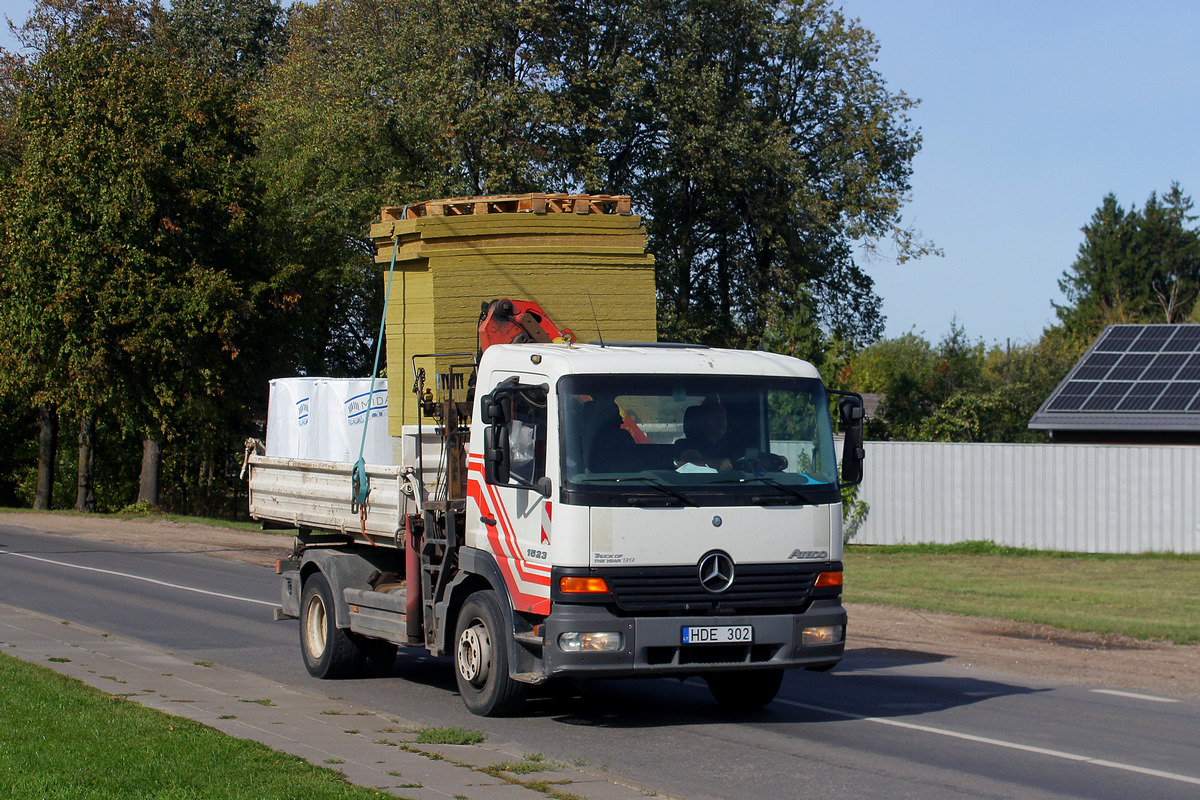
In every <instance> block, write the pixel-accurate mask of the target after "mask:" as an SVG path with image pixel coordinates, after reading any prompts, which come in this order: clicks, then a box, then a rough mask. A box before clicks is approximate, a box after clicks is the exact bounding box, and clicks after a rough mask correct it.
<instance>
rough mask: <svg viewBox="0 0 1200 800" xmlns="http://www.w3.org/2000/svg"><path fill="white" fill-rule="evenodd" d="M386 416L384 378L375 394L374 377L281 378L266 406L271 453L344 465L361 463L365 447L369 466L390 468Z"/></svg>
mask: <svg viewBox="0 0 1200 800" xmlns="http://www.w3.org/2000/svg"><path fill="white" fill-rule="evenodd" d="M368 397H369V398H370V399H369V400H368ZM387 411H388V389H387V381H386V380H384V379H382V378H381V379H379V380H377V381H375V388H374V391H372V389H371V379H370V378H276V379H275V380H273V381H271V396H270V403H269V405H268V406H267V447H266V451H267V452H266V454H267V455H268V456H273V457H275V458H296V459H303V460H306V461H336V462H339V463H341V462H354V461H356V460H358V452H359V449H360V448H361V449H362V451H363V458H364V459H365V460H366V462H367V463H368V464H391V463H392V458H393V455H392V440H391V437H390V436H388V425H387V420H386V419H385V417H387ZM364 426H366V428H365V436H364Z"/></svg>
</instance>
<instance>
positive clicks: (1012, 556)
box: [844, 542, 1200, 644]
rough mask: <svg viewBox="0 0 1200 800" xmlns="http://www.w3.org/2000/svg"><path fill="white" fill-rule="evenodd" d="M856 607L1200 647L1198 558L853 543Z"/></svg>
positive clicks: (851, 593)
mask: <svg viewBox="0 0 1200 800" xmlns="http://www.w3.org/2000/svg"><path fill="white" fill-rule="evenodd" d="M844 563H845V568H846V585H845V588H844V597H845V599H846V601H847V602H851V603H877V604H881V605H892V606H902V607H904V608H915V609H924V610H927V611H941V612H946V613H950V614H968V615H974V616H982V617H995V618H1000V619H1008V620H1014V621H1017V622H1032V623H1038V624H1043V625H1053V626H1055V627H1058V628H1064V629H1066V630H1070V631H1085V632H1091V633H1101V634H1106V633H1120V634H1125V635H1128V636H1131V637H1133V638H1135V639H1149V640H1164V641H1171V642H1175V643H1176V644H1196V643H1200V556H1173V555H1082V554H1079V553H1057V552H1042V551H1033V550H1018V549H1015V548H1009V547H999V546H997V545H994V544H991V543H987V542H966V543H963V544H959V545H911V546H879V545H873V546H866V545H852V546H849V547H847V548H846V553H845V559H844Z"/></svg>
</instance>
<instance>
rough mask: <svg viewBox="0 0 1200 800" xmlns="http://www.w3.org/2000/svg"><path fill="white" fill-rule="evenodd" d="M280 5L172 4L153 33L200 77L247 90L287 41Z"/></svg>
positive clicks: (265, 1) (244, 0) (257, 1)
mask: <svg viewBox="0 0 1200 800" xmlns="http://www.w3.org/2000/svg"><path fill="white" fill-rule="evenodd" d="M283 22H284V12H283V9H282V8H281V7H280V5H279V0H172V2H171V7H170V9H169V10H167V11H166V12H164V13H163V14H162V16H161V17H160V18H159V20H158V22H157V25H156V30H155V33H156V35H157V39H158V41H159V43H160V44H161V46H163V47H164V48H166V49H167V50H168V51H169V52H170V53H172V54H173V56H174V57H175V58H176V59H178V60H179V61H181V62H182V63H183V64H185V65H186V66H188V67H190V68H191V69H193V70H195V71H196V72H199V73H202V74H205V75H209V76H214V75H215V76H221V77H223V78H225V79H227V80H229V81H233V82H236V83H238V84H239V85H241V86H245V87H249V86H251V85H252V84H253V81H254V80H255V79H257V78H258V76H259V74H260V73H261V72H262V70H263V69H265V68H266V66H267V64H268V63H269V62H270V61H271V59H272V58H273V56H274V55H275V54H276V53H277V52H278V50H279V49H280V48H281V47H282V45H283V41H284V30H283Z"/></svg>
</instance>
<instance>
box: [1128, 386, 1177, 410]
mask: <svg viewBox="0 0 1200 800" xmlns="http://www.w3.org/2000/svg"><path fill="white" fill-rule="evenodd" d="M1167 386H1168V384H1166V383H1135V384H1134V385H1133V388H1131V389H1130V390H1129V394H1127V395H1125V399H1124V400H1122V401H1121V402H1120V403H1118V404H1117V411H1149V410H1150V408H1151V406H1153V405H1154V401H1155V400H1157V399H1158V396H1159V395H1161V394H1162V393H1163V390H1164V389H1166V388H1167Z"/></svg>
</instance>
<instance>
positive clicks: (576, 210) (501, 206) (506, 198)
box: [380, 193, 633, 222]
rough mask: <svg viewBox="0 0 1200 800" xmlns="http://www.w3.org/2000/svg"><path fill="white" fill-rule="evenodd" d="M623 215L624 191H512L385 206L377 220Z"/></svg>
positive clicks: (626, 199) (625, 205) (625, 211)
mask: <svg viewBox="0 0 1200 800" xmlns="http://www.w3.org/2000/svg"><path fill="white" fill-rule="evenodd" d="M517 212H526V213H533V214H623V215H629V214H632V213H633V210H632V207H631V203H630V199H629V195H626V194H542V193H532V194H512V195H485V196H483V197H451V198H447V199H444V200H426V201H424V202H421V203H411V204H409V205H407V206H385V207H384V208H383V209H381V212H380V221H381V222H395V221H397V220H402V219H416V218H418V217H457V216H463V215H465V214H512V213H517Z"/></svg>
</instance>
